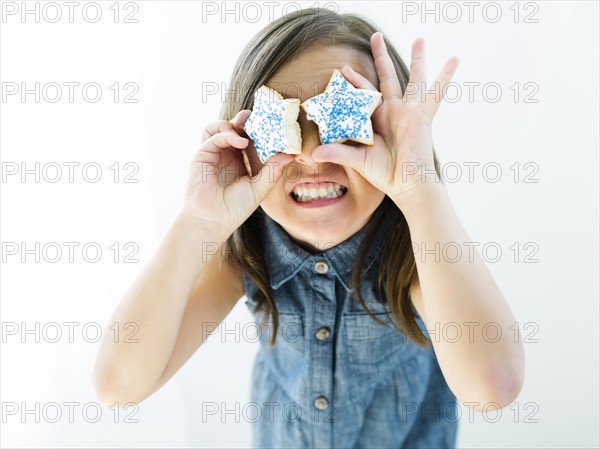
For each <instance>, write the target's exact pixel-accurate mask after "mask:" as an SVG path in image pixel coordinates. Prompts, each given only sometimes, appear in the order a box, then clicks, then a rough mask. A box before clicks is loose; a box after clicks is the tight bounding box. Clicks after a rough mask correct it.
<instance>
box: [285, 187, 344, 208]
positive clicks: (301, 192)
mask: <svg viewBox="0 0 600 449" xmlns="http://www.w3.org/2000/svg"><path fill="white" fill-rule="evenodd" d="M347 192H348V188H347V187H344V186H342V185H340V184H337V183H335V182H322V183H309V184H301V185H298V186H296V187H295V188H294V189H293V190H292V191H291V192H290V196H291V197H292V198H293V199H294V201H296V202H297V203H308V202H310V201H315V200H326V199H336V198H339V197H342V196H344V195H345V194H346V193H347Z"/></svg>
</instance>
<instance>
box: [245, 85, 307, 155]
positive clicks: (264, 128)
mask: <svg viewBox="0 0 600 449" xmlns="http://www.w3.org/2000/svg"><path fill="white" fill-rule="evenodd" d="M299 112H300V100H299V99H297V98H291V99H284V98H283V97H282V96H281V95H280V94H279V92H277V91H275V90H273V89H271V88H269V87H267V86H262V87H260V89H258V90H257V91H256V92H255V93H254V106H253V107H252V113H251V114H250V116H249V117H248V118H247V119H246V121H245V122H244V131H246V134H248V136H249V137H250V138H251V139H252V140H253V141H254V147H255V148H256V154H257V155H258V157H259V159H260V160H261V161H262V163H263V164H264V163H265V162H266V161H267V160H268V159H269V158H270V157H271V156H273V155H275V154H277V153H288V154H300V151H301V149H302V137H301V134H300V125H299V124H298V114H299Z"/></svg>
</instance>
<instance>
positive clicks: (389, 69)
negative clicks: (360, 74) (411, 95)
mask: <svg viewBox="0 0 600 449" xmlns="http://www.w3.org/2000/svg"><path fill="white" fill-rule="evenodd" d="M371 51H372V53H373V58H374V60H375V69H376V70H377V76H378V77H379V87H380V89H381V93H382V94H383V99H384V101H385V100H386V99H388V98H402V89H401V88H400V81H398V75H397V74H396V68H395V67H394V63H393V61H392V58H391V57H390V55H389V53H388V51H387V47H386V45H385V41H384V39H383V34H382V33H381V32H379V31H378V32H376V33H373V35H372V36H371Z"/></svg>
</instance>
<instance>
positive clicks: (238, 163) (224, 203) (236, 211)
mask: <svg viewBox="0 0 600 449" xmlns="http://www.w3.org/2000/svg"><path fill="white" fill-rule="evenodd" d="M250 112H251V111H249V110H247V109H246V110H242V111H240V112H239V113H238V114H237V115H236V116H235V117H234V118H233V119H232V120H231V121H227V120H219V121H216V122H213V123H211V124H209V125H208V126H206V128H205V129H204V131H203V132H202V144H201V146H200V148H199V149H198V151H196V153H195V154H194V157H193V159H192V161H191V162H190V166H189V175H188V182H187V187H186V193H185V199H184V208H183V211H182V213H183V214H184V215H186V216H188V217H191V218H192V219H193V220H194V221H198V223H200V224H202V225H205V226H207V227H208V228H209V229H215V230H217V229H218V230H220V231H222V232H223V233H228V235H231V233H233V231H235V230H236V229H237V228H238V227H239V226H240V225H241V224H242V223H243V222H244V221H246V219H247V218H248V217H249V216H250V215H251V214H252V213H253V212H254V211H255V210H256V209H257V208H258V206H259V205H260V203H262V201H263V199H264V198H265V196H266V195H267V193H268V192H269V191H270V190H271V188H272V187H273V186H274V185H275V183H276V182H277V181H278V180H279V178H281V176H282V174H283V170H284V168H285V166H286V165H287V164H288V163H290V162H292V161H294V160H295V157H294V156H293V155H289V154H284V153H277V154H276V155H274V156H273V157H271V158H270V159H269V160H268V161H267V163H266V164H264V165H263V164H261V163H260V160H259V159H258V157H257V156H256V150H255V149H254V145H252V144H251V142H250V140H249V139H248V138H246V137H243V136H245V133H244V130H243V127H242V126H243V124H244V122H245V121H246V119H247V118H248V117H249V116H250ZM244 149H247V151H252V152H253V154H251V155H248V154H247V155H246V159H245V158H244V155H243V152H244ZM249 156H250V157H249ZM248 157H249V159H248ZM249 160H251V161H252V163H249V162H248V161H249Z"/></svg>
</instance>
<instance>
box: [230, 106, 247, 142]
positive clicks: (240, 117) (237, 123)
mask: <svg viewBox="0 0 600 449" xmlns="http://www.w3.org/2000/svg"><path fill="white" fill-rule="evenodd" d="M251 113H252V111H251V110H250V109H242V110H241V111H240V112H238V113H237V114H236V116H235V117H233V118H232V119H231V120H230V122H231V124H232V125H233V128H234V129H235V130H236V131H237V132H238V134H240V135H243V136H245V135H246V134H245V131H244V123H245V122H246V120H247V119H248V117H250V114H251Z"/></svg>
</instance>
